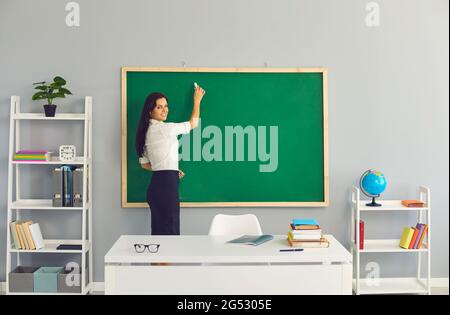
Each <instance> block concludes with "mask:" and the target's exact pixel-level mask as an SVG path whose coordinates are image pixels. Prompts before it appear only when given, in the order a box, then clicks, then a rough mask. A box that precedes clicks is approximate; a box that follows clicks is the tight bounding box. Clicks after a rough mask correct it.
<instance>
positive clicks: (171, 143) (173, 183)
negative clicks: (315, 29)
mask: <svg viewBox="0 0 450 315" xmlns="http://www.w3.org/2000/svg"><path fill="white" fill-rule="evenodd" d="M204 95H205V90H204V89H202V88H201V87H200V86H198V85H196V87H195V91H194V105H193V108H192V114H191V119H190V120H189V121H186V122H182V123H165V122H164V121H166V119H167V115H168V114H169V107H168V99H167V97H166V96H164V95H163V94H161V93H152V94H150V95H149V96H148V97H147V99H146V100H145V104H144V108H143V109H142V112H141V118H140V121H139V126H138V130H137V133H136V152H137V154H138V156H139V162H140V164H141V166H142V168H144V169H146V170H149V171H153V176H152V180H151V183H150V185H149V186H148V189H147V202H148V204H149V206H150V213H151V220H152V235H180V197H179V191H178V186H179V180H180V179H181V178H182V177H183V176H184V173H183V172H182V171H180V170H179V168H178V138H177V136H178V135H181V134H188V133H189V132H190V131H191V130H192V129H194V128H196V127H197V126H198V122H199V118H200V103H201V101H202V98H203V96H204Z"/></svg>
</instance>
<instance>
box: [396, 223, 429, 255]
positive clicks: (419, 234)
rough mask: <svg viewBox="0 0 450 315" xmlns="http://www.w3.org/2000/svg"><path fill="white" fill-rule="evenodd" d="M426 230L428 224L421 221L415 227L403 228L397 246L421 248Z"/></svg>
mask: <svg viewBox="0 0 450 315" xmlns="http://www.w3.org/2000/svg"><path fill="white" fill-rule="evenodd" d="M427 231H428V225H427V224H422V223H418V224H417V225H416V227H413V226H412V227H405V228H403V234H402V237H401V239H400V244H399V246H400V247H401V248H404V249H421V248H422V246H423V239H424V238H425V236H426V235H427Z"/></svg>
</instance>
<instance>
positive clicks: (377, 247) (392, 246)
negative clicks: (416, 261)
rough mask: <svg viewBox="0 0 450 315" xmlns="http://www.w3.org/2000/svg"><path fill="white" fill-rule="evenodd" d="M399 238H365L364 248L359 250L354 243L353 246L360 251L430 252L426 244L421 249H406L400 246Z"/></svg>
mask: <svg viewBox="0 0 450 315" xmlns="http://www.w3.org/2000/svg"><path fill="white" fill-rule="evenodd" d="M399 243H400V240H399V239H394V240H392V239H390V240H365V241H364V249H363V250H359V246H358V247H357V246H356V245H355V244H354V243H353V248H354V249H355V250H356V251H359V252H360V253H423V252H428V247H427V245H426V244H423V245H422V248H421V249H404V248H401V247H400V246H399Z"/></svg>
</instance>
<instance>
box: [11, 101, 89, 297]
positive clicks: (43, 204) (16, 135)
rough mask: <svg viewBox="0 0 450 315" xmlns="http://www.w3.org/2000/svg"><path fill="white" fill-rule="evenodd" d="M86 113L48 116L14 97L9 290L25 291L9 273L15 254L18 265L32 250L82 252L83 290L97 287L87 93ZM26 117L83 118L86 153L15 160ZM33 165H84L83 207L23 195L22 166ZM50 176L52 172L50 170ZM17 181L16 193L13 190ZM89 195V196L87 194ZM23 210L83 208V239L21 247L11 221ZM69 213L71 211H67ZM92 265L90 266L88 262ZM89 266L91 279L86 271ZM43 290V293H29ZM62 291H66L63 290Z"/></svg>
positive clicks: (54, 241)
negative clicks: (12, 285)
mask: <svg viewBox="0 0 450 315" xmlns="http://www.w3.org/2000/svg"><path fill="white" fill-rule="evenodd" d="M84 107H85V108H84V113H77V114H67V113H66V114H56V116H55V117H45V116H44V114H43V113H42V114H40V113H22V112H21V110H20V97H19V96H12V97H11V112H10V128H9V157H8V208H7V212H8V214H7V220H8V221H7V248H6V250H7V252H6V293H7V294H24V293H14V292H9V273H10V272H11V270H12V269H13V268H12V255H16V262H17V265H18V266H20V265H21V255H32V254H79V255H81V268H80V269H81V273H82V277H81V294H87V293H90V292H92V289H93V287H92V286H93V285H92V283H93V260H92V258H93V254H92V97H90V96H87V97H85V102H84ZM23 120H43V121H49V123H51V122H50V121H61V120H65V121H82V122H84V135H83V136H84V141H83V143H84V150H83V154H84V156H79V157H77V158H76V160H75V161H74V162H70V163H64V162H61V161H60V160H59V158H58V157H52V159H51V160H50V161H46V162H23V161H20V162H18V161H13V155H14V153H15V152H16V151H18V150H21V149H22V148H21V143H20V139H21V138H20V127H21V126H20V124H21V121H23ZM23 164H25V165H33V167H34V166H35V167H39V165H44V166H45V165H47V166H48V165H77V166H82V167H83V169H84V172H83V204H82V207H53V206H52V200H51V199H22V198H21V185H20V173H21V171H22V170H21V166H22V165H23ZM49 176H51V173H50V172H49ZM14 185H15V194H13V190H14ZM86 196H87V197H86ZM23 211H33V212H39V211H63V213H64V212H65V211H79V212H80V213H81V216H82V221H81V222H82V224H81V225H82V226H81V227H80V229H81V239H77V240H69V239H60V240H50V239H46V240H44V243H45V247H44V248H42V249H40V250H18V249H15V248H14V244H12V243H11V242H12V241H11V233H10V228H9V223H11V222H12V220H13V217H14V214H15V220H20V216H21V212H23ZM65 213H67V212H65ZM43 234H44V237H45V231H43ZM60 244H69V245H81V250H57V249H56V247H57V246H58V245H60ZM87 265H89V266H87ZM86 267H88V280H86V276H85V271H86ZM26 294H39V295H40V294H42V293H33V292H30V293H26ZM59 294H62V293H59Z"/></svg>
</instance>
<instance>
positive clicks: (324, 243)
mask: <svg viewBox="0 0 450 315" xmlns="http://www.w3.org/2000/svg"><path fill="white" fill-rule="evenodd" d="M290 228H291V230H290V231H289V233H288V243H289V245H290V246H292V247H303V248H323V247H325V248H326V247H328V246H330V243H329V242H328V240H326V239H325V238H324V237H323V235H322V229H321V228H320V226H319V224H318V223H317V221H316V220H314V219H307V220H302V219H294V220H292V222H291V224H290Z"/></svg>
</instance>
